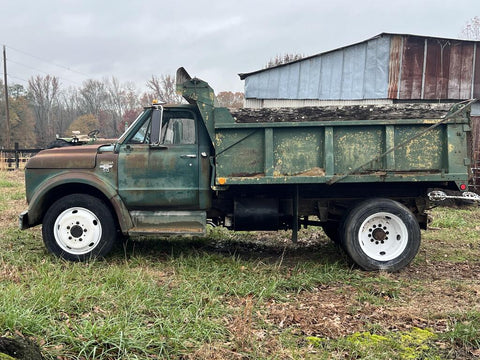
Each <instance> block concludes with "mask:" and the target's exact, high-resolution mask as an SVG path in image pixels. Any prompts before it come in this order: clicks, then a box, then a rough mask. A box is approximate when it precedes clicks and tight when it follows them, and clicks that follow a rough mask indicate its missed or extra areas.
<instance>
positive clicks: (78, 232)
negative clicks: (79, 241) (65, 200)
mask: <svg viewBox="0 0 480 360" xmlns="http://www.w3.org/2000/svg"><path fill="white" fill-rule="evenodd" d="M83 231H84V230H83V229H82V227H81V226H79V225H74V226H73V227H72V228H71V229H70V234H71V235H72V236H73V237H75V238H79V237H80V236H82V235H83Z"/></svg>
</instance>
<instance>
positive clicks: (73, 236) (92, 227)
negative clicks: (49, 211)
mask: <svg viewBox="0 0 480 360" xmlns="http://www.w3.org/2000/svg"><path fill="white" fill-rule="evenodd" d="M54 236H55V239H56V241H57V244H58V246H60V248H62V249H63V250H65V251H67V252H69V253H72V254H76V255H83V254H87V253H89V252H90V251H92V249H94V248H95V247H96V246H97V245H98V243H99V242H100V239H101V237H102V226H101V224H100V221H99V219H98V217H97V216H96V215H95V214H94V213H93V212H91V211H90V210H88V209H86V208H81V207H74V208H69V209H67V210H65V211H64V212H62V213H61V214H60V215H59V216H58V217H57V220H56V221H55V227H54Z"/></svg>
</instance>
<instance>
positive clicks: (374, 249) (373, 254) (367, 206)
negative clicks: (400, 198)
mask: <svg viewBox="0 0 480 360" xmlns="http://www.w3.org/2000/svg"><path fill="white" fill-rule="evenodd" d="M341 234H342V244H343V248H344V249H345V251H346V253H347V254H348V255H349V256H350V258H351V259H352V260H353V261H354V262H355V263H356V264H357V265H358V266H360V267H361V268H362V269H364V270H369V271H372V270H385V271H389V272H394V271H398V270H400V269H402V268H404V267H405V266H407V265H408V264H409V263H410V262H411V261H412V260H413V259H414V258H415V256H416V255H417V252H418V249H419V248H420V237H421V236H420V226H419V225H418V222H417V219H416V218H415V216H414V215H413V214H412V213H411V211H410V210H409V209H408V208H407V207H405V206H404V205H402V204H400V203H398V202H396V201H393V200H390V199H370V200H367V201H364V202H362V203H360V204H358V205H357V206H356V207H355V208H353V209H352V210H351V211H350V213H349V214H348V215H347V217H346V219H345V222H344V223H343V226H342V229H341Z"/></svg>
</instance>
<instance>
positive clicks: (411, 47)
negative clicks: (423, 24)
mask: <svg viewBox="0 0 480 360" xmlns="http://www.w3.org/2000/svg"><path fill="white" fill-rule="evenodd" d="M424 46H425V41H424V39H423V38H417V37H407V38H405V39H404V45H403V54H402V59H403V60H402V64H401V74H402V76H401V78H400V91H399V98H400V99H421V95H422V79H423V61H424Z"/></svg>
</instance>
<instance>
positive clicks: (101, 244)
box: [42, 194, 116, 261]
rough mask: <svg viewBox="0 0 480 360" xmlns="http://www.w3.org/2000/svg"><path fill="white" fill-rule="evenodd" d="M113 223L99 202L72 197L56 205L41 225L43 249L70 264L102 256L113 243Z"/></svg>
mask: <svg viewBox="0 0 480 360" xmlns="http://www.w3.org/2000/svg"><path fill="white" fill-rule="evenodd" d="M115 224H116V222H115V220H114V218H113V216H112V212H111V211H110V208H109V207H108V206H107V205H106V204H105V203H104V202H103V201H102V200H100V199H99V198H97V197H94V196H91V195H87V194H71V195H66V196H64V197H63V198H60V199H58V200H57V201H55V202H54V203H53V204H52V206H50V208H49V209H48V210H47V212H46V213H45V216H44V218H43V222H42V236H43V242H44V243H45V246H46V248H47V249H48V250H49V251H50V252H51V253H53V254H55V255H56V256H59V257H62V258H64V259H65V260H70V261H86V260H90V259H94V258H98V257H102V256H105V255H106V254H107V253H108V252H110V250H111V249H112V247H113V245H114V243H115V240H116V226H115Z"/></svg>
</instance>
